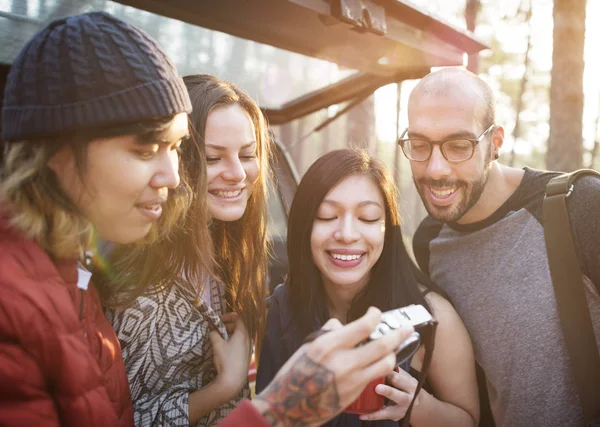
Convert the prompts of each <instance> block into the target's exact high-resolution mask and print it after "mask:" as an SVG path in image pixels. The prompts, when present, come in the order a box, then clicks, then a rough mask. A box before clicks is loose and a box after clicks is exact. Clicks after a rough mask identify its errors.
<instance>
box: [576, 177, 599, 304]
mask: <svg viewBox="0 0 600 427" xmlns="http://www.w3.org/2000/svg"><path fill="white" fill-rule="evenodd" d="M568 209H569V218H570V220H571V229H572V230H573V239H574V240H575V246H576V248H577V252H578V253H577V255H578V258H579V264H580V266H581V271H582V272H583V274H585V275H586V276H587V277H589V278H590V280H591V281H592V283H593V284H594V285H595V286H596V289H598V292H599V293H600V178H598V177H595V176H590V175H587V176H583V177H581V178H579V179H578V180H577V182H576V183H575V190H574V191H573V194H572V195H571V197H570V198H569V200H568Z"/></svg>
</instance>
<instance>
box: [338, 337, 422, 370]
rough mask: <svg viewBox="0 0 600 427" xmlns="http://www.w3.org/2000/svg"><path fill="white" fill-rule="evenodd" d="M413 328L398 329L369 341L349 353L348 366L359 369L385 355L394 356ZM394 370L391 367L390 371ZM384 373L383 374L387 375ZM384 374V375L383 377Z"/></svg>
mask: <svg viewBox="0 0 600 427" xmlns="http://www.w3.org/2000/svg"><path fill="white" fill-rule="evenodd" d="M413 331H414V330H413V328H400V329H396V330H393V331H390V332H388V333H387V334H385V335H384V336H383V337H381V338H378V339H376V340H373V341H370V342H368V343H367V344H365V345H363V346H360V347H357V348H356V349H354V350H352V352H349V356H348V364H349V366H351V367H352V368H361V367H364V366H368V365H370V364H371V363H373V362H375V361H377V360H379V359H381V358H382V357H384V356H385V355H387V354H393V355H394V357H395V355H396V353H395V350H396V349H397V348H398V345H400V343H402V341H404V340H405V339H407V338H408V337H409V336H410V334H411V333H412V332H413ZM393 369H394V368H393V367H392V368H391V369H390V371H392V370H393ZM388 373H389V371H388V372H386V373H385V374H388ZM385 374H384V375H385Z"/></svg>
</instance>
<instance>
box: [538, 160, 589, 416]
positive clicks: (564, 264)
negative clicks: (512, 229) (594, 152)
mask: <svg viewBox="0 0 600 427" xmlns="http://www.w3.org/2000/svg"><path fill="white" fill-rule="evenodd" d="M588 174H593V175H596V176H598V177H600V173H598V172H596V171H593V170H588V169H582V170H578V171H575V172H572V173H568V174H563V175H559V176H557V177H555V178H553V179H551V180H550V182H549V183H548V184H547V186H546V196H545V197H544V206H543V209H544V237H545V239H546V250H547V253H548V264H549V266H550V275H551V276H552V285H553V286H554V293H555V295H556V302H557V305H558V314H559V318H560V323H561V326H562V330H563V334H564V339H565V343H566V345H567V349H568V351H569V356H570V359H571V364H572V367H573V373H574V376H575V383H576V385H577V389H578V391H579V397H580V400H581V406H582V408H583V413H584V417H585V420H586V424H589V423H591V422H592V420H594V419H595V418H597V417H599V416H600V355H599V354H598V345H597V343H596V337H595V335H594V329H593V326H592V319H591V316H590V311H589V308H588V304H587V299H586V295H585V286H584V283H583V278H582V273H581V269H580V268H579V260H578V258H577V253H576V250H575V243H574V240H573V234H572V231H571V223H570V221H569V213H568V210H567V200H568V198H569V196H570V195H571V194H572V193H573V191H576V189H575V182H576V180H577V178H579V177H581V176H582V175H588Z"/></svg>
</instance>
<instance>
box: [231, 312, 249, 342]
mask: <svg viewBox="0 0 600 427" xmlns="http://www.w3.org/2000/svg"><path fill="white" fill-rule="evenodd" d="M236 335H242V336H244V337H246V338H248V330H247V329H246V325H244V321H243V320H242V318H241V317H238V318H237V319H236V321H235V330H234V332H233V335H232V336H236Z"/></svg>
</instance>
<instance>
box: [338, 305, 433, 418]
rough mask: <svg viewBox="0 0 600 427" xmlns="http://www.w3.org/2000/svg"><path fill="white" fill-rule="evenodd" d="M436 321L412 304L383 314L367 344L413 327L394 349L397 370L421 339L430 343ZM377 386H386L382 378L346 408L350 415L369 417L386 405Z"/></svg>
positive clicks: (416, 347)
mask: <svg viewBox="0 0 600 427" xmlns="http://www.w3.org/2000/svg"><path fill="white" fill-rule="evenodd" d="M436 325H437V321H436V320H435V319H434V318H433V317H432V316H431V314H430V313H429V312H428V311H427V309H426V308H425V307H423V306H422V305H416V304H412V305H409V306H406V307H402V308H398V309H396V310H390V311H386V312H385V313H383V315H382V318H381V322H380V323H379V324H378V325H377V326H376V327H375V330H374V331H373V332H372V333H371V335H370V336H369V341H372V340H376V339H378V338H381V337H382V336H384V335H385V334H386V333H388V332H389V331H391V330H394V329H398V328H402V327H406V326H412V327H413V328H414V330H415V331H414V332H413V333H412V334H411V335H410V336H409V337H408V338H407V339H406V340H404V342H402V343H401V344H400V345H399V346H398V349H397V350H396V369H399V368H398V366H399V365H401V364H402V363H404V362H406V361H407V360H408V359H409V358H410V357H412V356H413V355H414V354H415V353H416V352H417V350H418V349H419V347H420V346H421V340H422V336H427V337H428V338H429V339H431V340H433V338H434V336H433V335H434V334H435V327H436ZM378 384H385V377H381V378H377V379H375V380H374V381H372V382H370V383H369V384H368V385H367V386H366V387H365V389H364V390H363V392H362V393H361V394H360V396H358V398H357V399H356V400H355V401H354V402H353V403H352V404H351V405H350V406H349V407H348V408H346V409H345V411H344V412H348V413H351V414H368V413H371V412H375V411H378V410H380V409H381V408H383V407H384V406H385V398H384V397H383V396H381V395H379V394H377V393H376V392H375V387H376V386H377V385H378Z"/></svg>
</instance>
